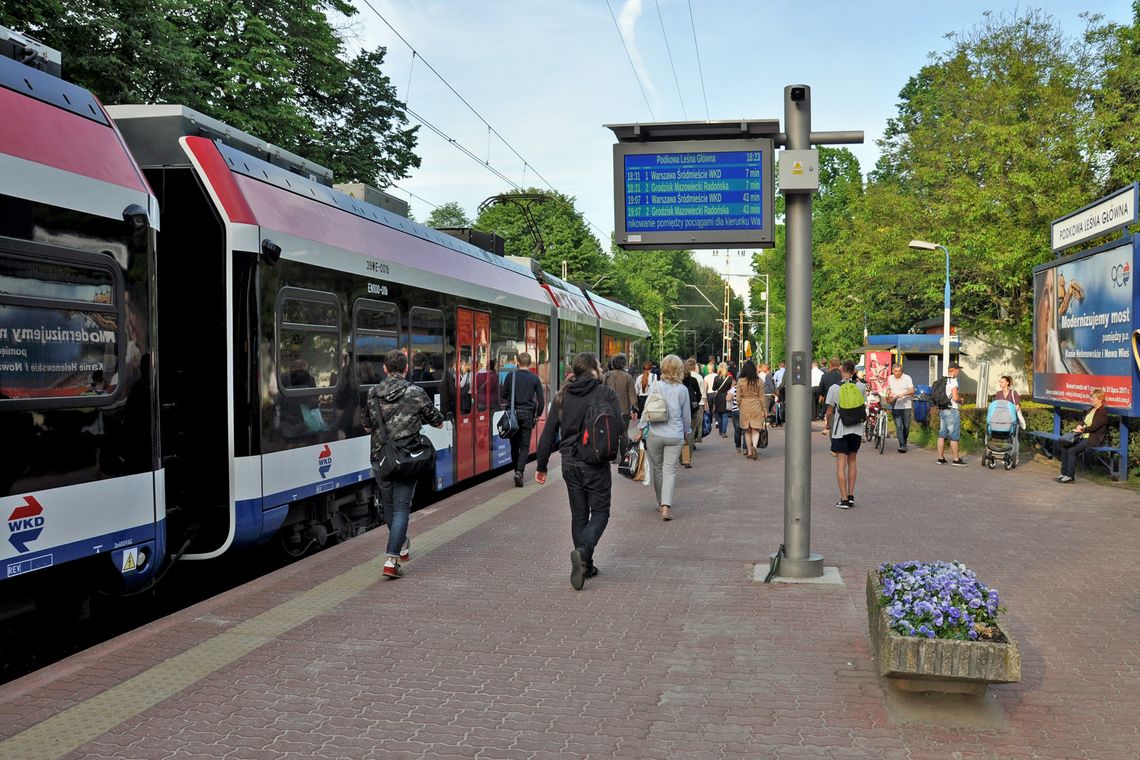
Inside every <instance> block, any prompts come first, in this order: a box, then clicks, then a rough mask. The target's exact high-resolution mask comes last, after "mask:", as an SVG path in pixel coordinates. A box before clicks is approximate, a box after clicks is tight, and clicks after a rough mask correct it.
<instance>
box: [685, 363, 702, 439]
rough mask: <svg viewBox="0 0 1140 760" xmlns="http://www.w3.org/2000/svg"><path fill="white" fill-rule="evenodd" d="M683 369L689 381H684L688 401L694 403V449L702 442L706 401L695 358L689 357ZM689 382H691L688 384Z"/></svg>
mask: <svg viewBox="0 0 1140 760" xmlns="http://www.w3.org/2000/svg"><path fill="white" fill-rule="evenodd" d="M685 369H687V370H688V371H689V379H688V380H686V381H685V387H686V388H688V389H689V400H690V401H692V402H694V403H693V432H692V439H693V441H692V442H693V448H694V449H695V448H696V447H697V446H696V445H697V444H698V443H700V442H701V441H702V440H704V421H705V409H707V408H708V400H707V398H706V397H705V383H704V378H702V377H701V372H700V368H699V367H698V366H697V359H696V357H690V358H689V360H688V361H687V362H685ZM690 380H691V381H692V382H689V381H690Z"/></svg>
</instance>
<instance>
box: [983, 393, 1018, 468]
mask: <svg viewBox="0 0 1140 760" xmlns="http://www.w3.org/2000/svg"><path fill="white" fill-rule="evenodd" d="M1019 453H1020V446H1019V445H1018V441H1017V407H1016V406H1014V405H1013V402H1012V401H1003V400H1000V399H994V400H993V401H991V402H990V405H989V406H988V407H986V453H985V454H984V455H983V456H982V464H983V465H984V466H986V467H989V468H990V469H991V470H992V469H993V468H994V467H996V466H997V460H998V459H1001V461H1002V463H1003V464H1005V469H1007V470H1012V469H1013V468H1014V467H1017V460H1018V454H1019Z"/></svg>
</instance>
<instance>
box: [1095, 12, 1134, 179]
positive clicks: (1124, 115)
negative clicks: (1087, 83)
mask: <svg viewBox="0 0 1140 760" xmlns="http://www.w3.org/2000/svg"><path fill="white" fill-rule="evenodd" d="M1086 39H1087V40H1088V42H1089V44H1090V45H1091V46H1092V47H1093V49H1094V51H1095V55H1094V66H1093V72H1094V74H1095V77H1096V85H1095V89H1094V91H1093V124H1092V131H1093V141H1094V145H1095V147H1096V151H1095V153H1094V154H1093V160H1094V167H1095V169H1096V172H1097V179H1098V181H1099V184H1100V194H1102V195H1103V194H1107V193H1110V192H1112V191H1113V190H1117V189H1119V188H1121V187H1124V186H1125V185H1127V184H1129V183H1131V182H1135V181H1136V180H1137V178H1140V2H1135V1H1134V2H1133V3H1132V23H1131V24H1129V25H1127V26H1124V25H1118V24H1102V23H1101V20H1100V18H1099V17H1095V16H1094V17H1090V24H1089V30H1088V33H1087V35H1086Z"/></svg>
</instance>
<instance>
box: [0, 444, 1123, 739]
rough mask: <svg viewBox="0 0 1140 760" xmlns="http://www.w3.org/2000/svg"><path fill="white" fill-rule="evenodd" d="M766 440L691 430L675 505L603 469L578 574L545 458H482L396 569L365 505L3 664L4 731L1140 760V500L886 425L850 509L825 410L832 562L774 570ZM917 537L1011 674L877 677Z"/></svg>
mask: <svg viewBox="0 0 1140 760" xmlns="http://www.w3.org/2000/svg"><path fill="white" fill-rule="evenodd" d="M816 429H817V430H818V423H817V426H816ZM771 441H772V445H771V446H770V447H769V448H768V449H767V450H766V451H764V452H762V453H761V456H760V459H759V461H755V462H753V461H749V460H747V459H745V458H744V457H741V456H739V455H737V454H735V453H733V451H732V445H731V439H729V440H725V439H721V438H719V437H715V436H714V437H713V438H711V439H706V443H705V444H703V445H702V446H701V447H700V449H699V450H698V451H697V453H696V456H695V457H694V464H693V468H692V469H690V470H682V471H681V473H680V475H681V478H680V481H679V485H678V490H677V497H676V504H675V506H674V515H675V518H674V519H673V520H672V521H670V522H663V521H662V520H661V519H660V518H659V517H658V515H657V512H656V511H655V509H654V500H653V495H652V491H651V489H649V488H646V487H644V486H642V485H640V484H635V483H631V482H628V481H624V480H620V479H618V478H616V476H615V490H614V509H613V519H612V520H611V523H610V526H609V529H608V530H607V532H606V534H605V536H604V538H603V541H602V543H601V545H600V546H599V549H598V551H597V554H596V557H595V559H596V562H597V564H598V566H599V567H600V569H601V575H599V576H598V577H596V578H593V579H590V580H588V581H587V582H586V587H585V589H584V590H583V591H581V592H576V591H574V590H573V589H572V588H571V587H570V584H569V560H568V557H569V552H570V549H571V548H572V547H571V546H570V539H569V514H568V508H567V506H566V493H565V489H564V486H563V484H562V482H561V480H560V478H559V477H558V474H557V471H555V470H552V477H551V481H550V482H548V484H547V485H545V486H538V485H536V484H535V483H534V482H533V479H532V477H533V471H534V465H533V464H531V465H530V467H529V468H528V476H530V477H528V483H527V485H526V487H525V488H522V489H518V488H514V487H512V484H511V478H510V476H509V475H504V476H501V477H498V478H495V479H494V480H491V481H489V482H486V483H483V484H481V485H479V486H477V487H475V488H472V489H470V490H468V491H466V492H464V493H462V494H460V495H457V496H453V497H451V498H449V499H447V500H446V501H443V502H441V503H439V504H436V505H435V506H433V507H430V508H428V509H426V510H423V511H421V512H418V513H416V515H415V516H414V517H413V520H412V528H411V536H412V557H413V559H412V561H411V562H410V563H409V564H408V565H407V566H406V568H407V575H406V576H405V577H404V578H403V579H400V580H398V581H384V580H382V579H381V578H380V562H381V560H380V559H378V558H379V557H381V555H382V554H383V549H384V544H385V541H386V538H387V532H386V530H385V529H380V530H378V531H374V532H372V533H370V534H368V535H365V536H363V537H360V538H357V539H354V540H352V541H350V542H348V543H346V544H343V545H341V546H338V547H335V548H332V549H330V550H327V551H324V552H322V553H320V554H318V555H316V556H314V557H312V558H309V559H307V560H304V561H301V562H298V563H296V564H293V565H291V566H289V567H288V568H286V569H284V570H282V571H279V572H277V573H275V574H273V575H271V576H266V577H264V578H261V579H259V580H257V581H255V582H253V583H250V584H247V585H245V586H243V587H240V588H238V589H235V590H233V591H231V592H229V593H227V594H224V595H222V596H219V597H216V598H214V599H211V600H209V601H206V602H203V603H201V604H198V605H196V606H194V607H191V608H188V609H186V610H183V611H181V612H179V613H176V614H174V615H172V616H170V617H168V618H165V619H162V620H159V621H156V622H154V623H152V624H150V625H147V626H145V627H143V628H141V629H139V630H136V631H134V632H132V633H130V634H128V635H126V636H123V637H120V638H118V639H116V640H113V641H110V642H107V643H105V644H102V645H100V646H98V647H95V648H93V649H91V650H88V651H86V652H82V653H80V654H77V655H75V656H73V657H71V658H69V659H67V660H64V661H62V662H59V663H57V664H55V665H52V666H50V667H47V668H44V669H43V670H41V671H39V672H37V673H34V674H32V675H29V676H27V677H25V678H23V679H20V680H18V681H14V682H12V683H9V684H7V685H5V686H3V687H0V757H2V758H5V759H6V760H16V759H18V758H33V759H34V760H47V759H48V758H58V757H67V758H131V759H132V760H148V759H150V758H154V759H155V760H157V759H158V758H221V757H225V758H230V759H233V760H245V759H248V760H255V759H261V758H266V759H268V758H287V757H316V758H501V759H503V760H510V759H513V758H534V759H536V760H538V759H541V758H551V759H553V758H587V757H588V758H686V760H701V759H703V758H769V757H779V758H792V757H804V758H835V759H836V760H839V759H840V758H882V759H883V760H903V759H904V758H905V759H906V760H920V759H922V758H931V759H933V758H951V757H953V758H963V759H968V758H995V759H996V758H1001V759H1002V760H1005V759H1007V758H1089V759H1093V758H1095V759H1096V760H1134V759H1135V758H1136V757H1140V733H1137V730H1136V725H1137V718H1136V716H1137V715H1140V669H1138V667H1137V663H1140V637H1138V636H1137V635H1136V633H1135V629H1136V621H1137V614H1138V611H1140V591H1138V589H1140V577H1138V573H1137V569H1136V563H1135V559H1136V557H1137V553H1138V550H1137V529H1138V526H1140V521H1138V520H1137V518H1138V517H1140V496H1138V495H1137V494H1136V493H1135V492H1132V491H1128V490H1124V489H1122V488H1119V487H1113V486H1106V485H1098V484H1093V483H1089V482H1086V481H1083V480H1082V481H1079V482H1078V483H1076V484H1074V485H1071V486H1062V485H1058V484H1056V483H1054V482H1053V481H1052V477H1053V476H1054V475H1055V474H1056V472H1055V464H1053V463H1041V462H1027V463H1025V464H1024V465H1023V466H1019V467H1018V468H1017V469H1016V470H1013V471H1010V472H1006V471H1004V470H996V471H990V470H988V469H985V468H983V467H981V466H980V465H979V463H978V459H977V458H970V460H969V461H970V467H968V468H960V467H950V466H939V465H937V464H936V463H935V455H934V454H933V453H931V452H924V451H921V450H915V449H913V448H912V449H911V451H910V453H907V454H897V453H895V451H894V449H893V448H890V447H888V450H887V452H886V453H885V454H879V453H878V452H875V451H873V450H870V449H869V448H868V449H865V450H864V451H863V452H862V453H861V455H860V457H859V460H858V462H859V481H858V486H857V489H856V497H857V506H856V507H855V508H853V509H850V510H838V509H836V508H835V507H834V506H832V505H833V504H834V503H835V501H836V498H837V494H836V486H835V467H834V460H833V459H832V458H831V457H830V456H829V455H828V453H827V450H826V445H827V441H826V439H824V438H823V436H820V435H818V434H816V435H813V436H812V445H813V447H814V449H813V502H814V508H813V513H812V527H813V536H812V539H813V540H812V550H813V551H815V552H818V553H820V554H822V555H823V556H824V561H825V564H826V565H828V566H834V567H836V568H838V570H839V574H840V576H841V580H842V583H841V584H828V585H812V584H770V585H765V584H763V583H760V582H757V581H756V580H755V576H754V566H755V565H756V564H757V563H758V562H766V558H767V556H768V555H769V554H770V553H771V552H772V551H774V550H775V549H776V548H777V547H778V545H779V543H780V539H781V531H782V519H783V518H782V510H783V492H782V481H783V433H782V432H781V431H779V430H773V431H772V435H771ZM557 461H558V460H557V457H555V459H554V463H557ZM618 481H620V482H618ZM905 559H958V560H961V561H963V562H965V563H966V564H968V565H969V566H970V567H971V568H973V569H974V570H976V571H977V573H978V575H979V576H980V577H981V578H982V579H983V580H985V581H986V582H988V583H989V584H990V585H992V586H994V587H996V588H998V589H999V590H1000V592H1001V594H1002V600H1003V604H1004V606H1006V607H1007V608H1008V610H1009V611H1008V612H1007V613H1006V615H1005V617H1004V620H1005V621H1006V625H1007V627H1008V628H1009V629H1010V630H1011V632H1013V634H1014V635H1015V636H1016V637H1017V638H1018V640H1019V641H1020V642H1021V644H1022V647H1023V649H1022V657H1023V661H1022V670H1023V674H1024V676H1023V679H1024V680H1023V681H1022V682H1021V683H1018V684H1011V685H1006V686H997V687H991V688H990V690H989V694H988V696H987V697H986V698H985V699H983V700H975V701H974V702H955V703H947V702H935V701H930V700H924V699H923V698H922V697H916V696H914V695H901V694H898V693H895V692H893V691H892V690H890V689H889V688H888V687H887V686H885V685H884V683H883V681H882V680H881V679H880V678H879V677H878V676H877V675H876V669H875V664H874V663H873V662H872V660H871V652H870V644H869V640H868V633H867V620H866V610H865V607H864V603H863V594H864V588H863V580H864V578H865V576H866V572H867V570H868V569H869V568H871V567H874V566H875V565H877V564H878V563H879V562H881V561H883V560H905Z"/></svg>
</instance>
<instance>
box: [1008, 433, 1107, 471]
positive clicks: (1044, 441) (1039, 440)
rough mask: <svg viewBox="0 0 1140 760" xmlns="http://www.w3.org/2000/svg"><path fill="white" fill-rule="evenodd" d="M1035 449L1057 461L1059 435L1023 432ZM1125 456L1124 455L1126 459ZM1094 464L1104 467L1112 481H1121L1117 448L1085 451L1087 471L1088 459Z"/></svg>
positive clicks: (1086, 467)
mask: <svg viewBox="0 0 1140 760" xmlns="http://www.w3.org/2000/svg"><path fill="white" fill-rule="evenodd" d="M1025 432H1026V433H1027V434H1028V435H1029V437H1030V438H1031V439H1032V440H1033V442H1034V443H1035V444H1036V445H1037V448H1038V449H1039V450H1040V451H1041V453H1043V454H1044V455H1045V456H1046V457H1048V458H1049V459H1057V458H1058V457H1060V456H1061V444H1060V440H1061V435H1059V434H1057V433H1050V432H1046V431H1044V430H1027V431H1025ZM1126 456H1127V455H1125V457H1126ZM1090 457H1091V458H1092V460H1093V461H1094V462H1096V463H1097V464H1099V465H1100V466H1102V467H1104V469H1106V470H1107V471H1108V475H1109V477H1111V478H1112V479H1113V480H1120V479H1121V475H1122V472H1121V464H1120V463H1121V460H1122V458H1123V457H1122V456H1121V453H1120V447H1119V446H1094V447H1091V448H1088V449H1086V450H1085V456H1084V460H1085V461H1084V465H1085V469H1086V470H1087V469H1088V464H1089V458H1090Z"/></svg>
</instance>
